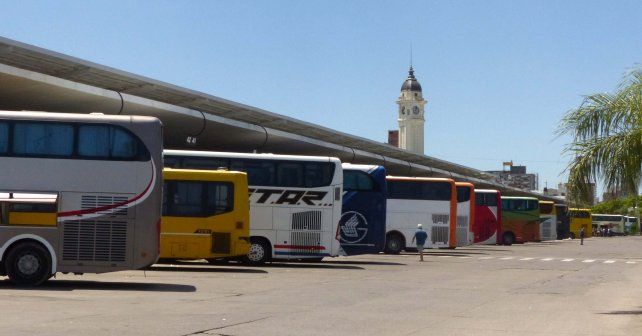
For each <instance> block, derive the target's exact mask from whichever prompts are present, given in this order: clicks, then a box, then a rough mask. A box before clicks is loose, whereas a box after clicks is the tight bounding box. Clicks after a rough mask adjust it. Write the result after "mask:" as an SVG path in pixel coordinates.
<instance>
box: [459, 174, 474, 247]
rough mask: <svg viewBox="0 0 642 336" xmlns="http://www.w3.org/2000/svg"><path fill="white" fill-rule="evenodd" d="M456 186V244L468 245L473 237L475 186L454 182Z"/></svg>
mask: <svg viewBox="0 0 642 336" xmlns="http://www.w3.org/2000/svg"><path fill="white" fill-rule="evenodd" d="M455 186H456V187H457V233H456V235H455V236H456V239H457V246H458V247H461V246H468V245H471V244H472V243H473V238H474V237H475V235H474V233H473V232H472V225H471V223H473V221H474V219H475V215H474V209H475V186H474V185H473V184H472V183H468V182H455Z"/></svg>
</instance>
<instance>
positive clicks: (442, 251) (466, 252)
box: [413, 250, 488, 256]
mask: <svg viewBox="0 0 642 336" xmlns="http://www.w3.org/2000/svg"><path fill="white" fill-rule="evenodd" d="M444 253H446V254H452V255H462V256H463V255H469V254H481V255H488V253H484V252H472V251H467V250H459V251H457V250H439V251H435V250H424V255H433V254H434V255H441V254H444ZM413 254H417V252H414V253H413Z"/></svg>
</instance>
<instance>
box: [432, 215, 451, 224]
mask: <svg viewBox="0 0 642 336" xmlns="http://www.w3.org/2000/svg"><path fill="white" fill-rule="evenodd" d="M449 220H450V215H447V214H432V223H433V224H441V225H447V224H448V221H449Z"/></svg>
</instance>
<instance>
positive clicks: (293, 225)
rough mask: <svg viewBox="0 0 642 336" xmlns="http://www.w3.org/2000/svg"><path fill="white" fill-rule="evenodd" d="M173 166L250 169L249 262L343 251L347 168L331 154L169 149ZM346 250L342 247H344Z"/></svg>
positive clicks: (317, 256)
mask: <svg viewBox="0 0 642 336" xmlns="http://www.w3.org/2000/svg"><path fill="white" fill-rule="evenodd" d="M164 155H165V164H166V166H168V167H173V168H187V169H206V170H211V169H218V168H225V169H229V170H235V171H242V172H246V173H247V178H248V184H249V194H250V252H249V253H248V254H247V256H246V257H245V258H244V260H245V261H246V262H247V263H249V264H262V263H264V262H266V261H268V260H270V259H283V260H292V259H294V260H297V259H306V260H310V261H318V260H321V259H322V258H323V257H330V256H331V257H335V256H338V255H339V253H340V249H341V246H340V243H339V240H338V236H339V233H338V223H339V219H340V218H341V200H342V187H343V170H342V169H341V161H339V159H337V158H332V157H321V156H295V155H275V154H245V153H227V152H204V151H184V150H165V151H164ZM341 253H343V252H341Z"/></svg>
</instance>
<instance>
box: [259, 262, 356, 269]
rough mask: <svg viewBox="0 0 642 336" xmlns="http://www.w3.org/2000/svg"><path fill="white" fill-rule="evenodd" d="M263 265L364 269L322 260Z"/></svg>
mask: <svg viewBox="0 0 642 336" xmlns="http://www.w3.org/2000/svg"><path fill="white" fill-rule="evenodd" d="M262 267H282V268H318V269H350V270H363V269H364V268H363V267H359V266H351V265H330V263H329V262H325V261H320V262H318V263H313V264H310V263H305V262H303V261H301V262H292V263H281V262H278V263H275V262H271V263H267V264H265V265H263V266H262Z"/></svg>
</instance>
